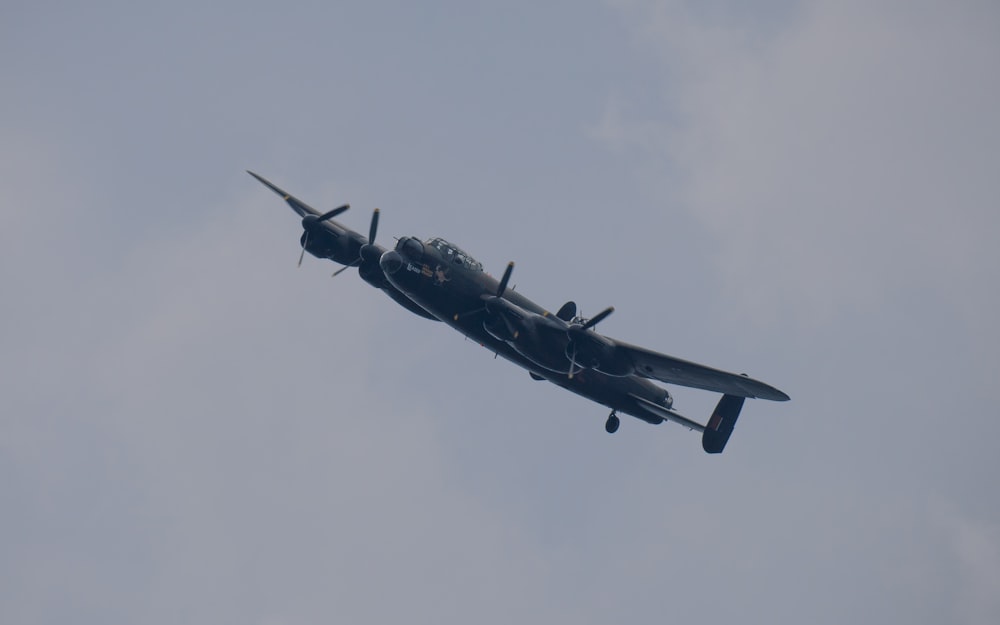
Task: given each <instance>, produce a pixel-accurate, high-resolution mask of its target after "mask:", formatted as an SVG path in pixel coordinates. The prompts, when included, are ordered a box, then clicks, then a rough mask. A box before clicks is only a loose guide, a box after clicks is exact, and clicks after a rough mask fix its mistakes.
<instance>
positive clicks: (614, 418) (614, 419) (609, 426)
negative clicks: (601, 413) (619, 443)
mask: <svg viewBox="0 0 1000 625" xmlns="http://www.w3.org/2000/svg"><path fill="white" fill-rule="evenodd" d="M619 425H621V420H620V419H618V415H616V414H615V413H613V412H612V413H611V414H610V415H608V422H607V423H605V424H604V431H605V432H607V433H608V434H614V433H615V432H617V431H618V426H619Z"/></svg>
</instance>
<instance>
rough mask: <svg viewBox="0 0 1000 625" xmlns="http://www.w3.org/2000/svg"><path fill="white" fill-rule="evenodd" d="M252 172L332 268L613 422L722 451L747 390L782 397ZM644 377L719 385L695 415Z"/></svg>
mask: <svg viewBox="0 0 1000 625" xmlns="http://www.w3.org/2000/svg"><path fill="white" fill-rule="evenodd" d="M247 173H249V174H250V175H251V176H253V177H254V178H256V179H257V180H259V181H260V182H261V183H263V184H264V186H266V187H267V188H269V189H271V190H272V191H274V192H275V193H277V194H278V195H280V196H281V197H282V198H283V199H284V200H285V201H286V202H287V203H288V204H289V206H291V207H292V209H293V210H294V211H295V212H296V213H298V215H299V217H301V218H302V230H303V232H302V237H301V239H300V243H301V246H302V251H301V253H300V254H299V264H300V265H301V264H302V259H303V257H304V256H305V253H306V252H309V253H310V254H312V255H313V256H315V257H317V258H328V259H330V260H333V261H335V262H337V263H340V264H342V265H344V267H342V268H341V269H339V270H338V271H337V272H336V273H334V275H337V274H339V273H341V272H342V271H344V270H345V269H347V268H349V267H357V268H358V272H359V274H360V275H361V279H362V280H364V281H365V282H367V283H368V284H370V285H372V286H374V287H376V288H378V289H381V290H382V291H384V292H385V294H386V295H388V296H389V297H391V298H392V299H394V300H395V301H396V302H398V303H399V304H400V305H402V306H403V307H404V308H406V309H407V310H409V311H411V312H413V313H415V314H417V315H419V316H421V317H425V318H427V319H431V320H434V321H442V322H444V323H446V324H448V325H449V326H451V327H453V328H455V329H456V330H458V331H459V332H461V333H462V334H464V335H465V336H467V337H468V338H470V339H472V340H474V341H477V342H478V343H479V344H481V345H483V346H484V347H485V348H486V349H488V350H490V351H491V352H493V353H495V354H497V355H499V356H503V357H504V358H506V359H507V360H509V361H511V362H513V363H515V364H517V365H519V366H521V367H523V368H525V369H527V370H528V374H529V375H530V376H531V377H532V379H534V380H548V381H549V382H552V383H553V384H555V385H556V386H560V387H562V388H564V389H566V390H568V391H571V392H573V393H576V394H577V395H582V396H583V397H586V398H588V399H590V400H593V401H595V402H597V403H599V404H603V405H605V406H607V407H608V408H610V409H611V414H610V415H609V416H608V419H607V422H606V423H605V426H604V427H605V429H606V430H607V431H608V432H609V433H613V432H615V431H617V430H618V426H619V419H618V413H619V412H621V413H624V414H628V415H631V416H633V417H636V418H638V419H641V420H643V421H646V422H647V423H652V424H660V423H663V422H664V421H675V422H677V423H680V424H681V425H683V426H684V427H686V428H689V429H691V430H697V431H699V432H701V433H702V438H701V444H702V447H703V448H704V449H705V451H706V452H708V453H710V454H717V453H720V452H722V450H723V449H724V448H725V446H726V443H727V442H728V441H729V436H730V434H732V432H733V426H735V425H736V419H737V418H738V417H739V415H740V410H742V408H743V402H744V400H745V399H746V398H747V397H750V398H758V399H770V400H773V401H787V400H788V395H786V394H785V393H782V392H781V391H779V390H778V389H776V388H774V387H773V386H769V385H767V384H765V383H763V382H760V381H758V380H754V379H753V378H750V377H748V376H746V375H745V374H743V375H738V374H735V373H728V372H726V371H721V370H719V369H713V368H711V367H706V366H704V365H699V364H696V363H693V362H689V361H686V360H681V359H679V358H674V357H673V356H666V355H664V354H660V353H657V352H654V351H652V350H649V349H645V348H643V347H638V346H635V345H630V344H628V343H624V342H622V341H618V340H615V339H611V338H608V337H606V336H603V335H601V334H598V333H597V332H596V331H595V330H594V327H595V326H596V325H597V324H598V323H600V322H601V321H603V320H604V319H605V318H607V316H608V315H610V314H611V313H612V312H614V308H613V307H612V308H607V309H605V310H603V311H601V312H600V313H598V314H597V315H595V316H593V317H592V318H590V319H584V318H582V317H580V316H577V312H576V304H575V303H573V302H566V303H565V304H563V306H562V307H561V308H560V309H559V310H558V311H557V312H556V313H555V314H553V313H550V312H549V311H547V310H545V309H544V308H542V307H541V306H539V305H538V304H535V303H534V302H532V301H531V300H529V299H528V298H526V297H524V296H522V295H521V294H520V293H515V292H513V291H512V290H509V289H508V288H507V284H508V282H509V281H510V276H511V272H512V271H513V269H514V263H509V264H508V265H507V269H506V270H505V271H504V273H503V276H502V277H501V278H500V280H499V281H497V280H495V279H494V278H493V277H491V276H490V275H488V274H487V273H485V272H484V271H483V266H482V265H481V264H480V263H479V262H477V261H476V260H475V259H474V258H473V257H472V256H469V254H467V253H466V252H464V251H463V250H461V249H459V248H458V247H457V246H455V245H452V244H451V243H449V242H448V241H445V240H444V239H441V238H433V239H428V240H426V241H421V240H419V239H417V238H415V237H403V238H401V239H398V240H397V242H396V246H395V249H391V250H389V249H386V248H383V247H381V246H380V245H378V244H377V243H375V233H376V231H377V229H378V218H379V211H378V209H377V208H376V209H375V212H374V213H373V214H372V220H371V225H370V227H369V230H368V237H367V238H366V237H365V236H364V235H363V234H360V233H358V232H355V231H353V230H351V229H350V228H347V227H345V226H343V225H342V224H340V223H338V222H336V221H334V220H333V218H334V217H336V216H337V215H340V214H341V213H343V212H344V211H346V210H347V209H348V208H350V205H348V204H344V205H343V206H340V207H338V208H335V209H333V210H331V211H328V212H325V213H324V212H320V211H318V210H316V209H314V208H312V207H311V206H309V205H308V204H306V203H305V202H303V201H301V200H299V199H298V198H295V197H294V196H292V195H291V194H289V193H286V192H285V191H283V190H282V189H279V188H278V187H276V186H274V185H273V184H271V183H270V182H268V181H267V180H265V179H264V178H262V177H260V176H258V175H257V174H255V173H253V172H252V171H248V172H247ZM650 380H659V381H660V382H666V383H667V384H677V385H680V386H688V387H692V388H698V389H702V390H706V391H712V392H716V393H722V399H721V400H719V403H718V405H717V406H716V407H715V410H714V411H713V413H712V416H711V417H710V418H709V420H708V423H707V424H705V425H702V424H700V423H698V422H696V421H692V420H691V419H688V418H687V417H685V416H683V415H681V414H680V413H678V412H677V411H675V410H674V409H673V397H671V395H670V393H669V392H667V390H666V389H665V388H663V387H661V386H658V385H656V384H654V383H653V382H651V381H650Z"/></svg>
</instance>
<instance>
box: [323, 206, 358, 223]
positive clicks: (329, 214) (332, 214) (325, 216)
mask: <svg viewBox="0 0 1000 625" xmlns="http://www.w3.org/2000/svg"><path fill="white" fill-rule="evenodd" d="M350 207H351V205H350V204H344V205H343V206H338V207H337V208H335V209H333V210H332V211H327V212H325V213H323V214H322V215H320V216H319V217H318V218H317V219H316V221H317V223H318V222H321V221H326V220H328V219H333V218H334V217H336V216H337V215H339V214H341V213H343V212H344V211H346V210H347V209H349V208H350Z"/></svg>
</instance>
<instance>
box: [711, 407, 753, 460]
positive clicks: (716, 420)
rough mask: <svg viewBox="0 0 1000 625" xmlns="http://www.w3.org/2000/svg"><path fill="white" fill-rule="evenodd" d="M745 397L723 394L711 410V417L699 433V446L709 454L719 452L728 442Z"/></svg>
mask: <svg viewBox="0 0 1000 625" xmlns="http://www.w3.org/2000/svg"><path fill="white" fill-rule="evenodd" d="M745 399H746V398H745V397H738V396H736V395H723V396H722V399H720V400H719V404H718V405H717V406H716V407H715V411H714V412H712V418H711V419H709V420H708V425H706V426H705V431H704V433H702V435H701V447H702V449H704V450H705V451H706V452H708V453H710V454H721V453H722V450H723V449H725V448H726V443H727V442H729V436H730V434H732V433H733V428H734V427H735V426H736V419H738V418H739V416H740V410H742V409H743V401H744V400H745Z"/></svg>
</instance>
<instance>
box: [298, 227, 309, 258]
mask: <svg viewBox="0 0 1000 625" xmlns="http://www.w3.org/2000/svg"><path fill="white" fill-rule="evenodd" d="M307 243H309V231H308V230H306V232H305V235H303V237H302V252H301V253H300V254H299V265H298V266H299V267H301V266H302V259H303V258H305V257H306V244H307Z"/></svg>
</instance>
